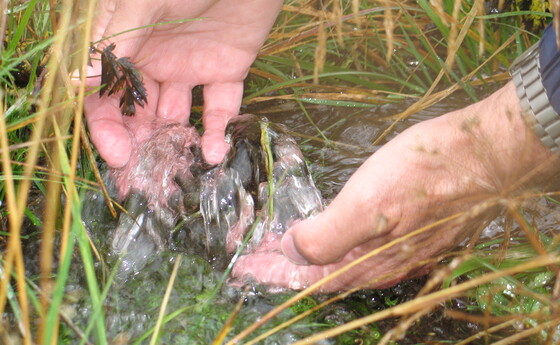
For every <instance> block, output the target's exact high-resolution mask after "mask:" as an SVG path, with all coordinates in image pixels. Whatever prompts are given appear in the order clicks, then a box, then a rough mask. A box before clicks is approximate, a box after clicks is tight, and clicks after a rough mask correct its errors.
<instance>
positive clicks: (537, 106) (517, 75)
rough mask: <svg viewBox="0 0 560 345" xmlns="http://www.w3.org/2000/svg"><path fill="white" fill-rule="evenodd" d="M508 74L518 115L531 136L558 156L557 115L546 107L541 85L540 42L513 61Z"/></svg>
mask: <svg viewBox="0 0 560 345" xmlns="http://www.w3.org/2000/svg"><path fill="white" fill-rule="evenodd" d="M509 73H510V75H511V76H512V78H513V83H514V84H515V87H516V89H517V97H518V98H519V100H520V106H521V111H522V113H523V114H525V115H526V116H527V117H528V118H529V121H530V122H532V125H533V129H534V131H535V134H536V135H537V137H538V138H539V139H540V140H541V141H542V142H543V144H544V145H545V146H547V147H548V148H549V149H551V150H552V152H554V153H557V152H560V115H558V113H557V112H556V110H555V109H554V107H553V106H552V105H551V104H550V99H549V97H548V95H547V92H546V90H545V86H544V85H543V80H542V75H541V65H540V42H537V43H536V44H534V45H533V46H532V47H531V48H529V49H527V50H526V51H525V52H524V53H523V54H521V55H520V56H519V57H518V58H517V59H515V61H513V64H512V65H511V67H510V68H509Z"/></svg>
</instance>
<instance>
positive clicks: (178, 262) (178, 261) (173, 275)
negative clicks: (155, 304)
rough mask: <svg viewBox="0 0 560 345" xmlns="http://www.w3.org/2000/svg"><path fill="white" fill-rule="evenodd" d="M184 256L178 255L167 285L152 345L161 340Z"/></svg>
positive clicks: (151, 341)
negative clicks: (171, 296)
mask: <svg viewBox="0 0 560 345" xmlns="http://www.w3.org/2000/svg"><path fill="white" fill-rule="evenodd" d="M182 258H183V256H182V255H181V254H179V255H177V258H176V259H175V265H174V266H173V271H172V272H171V277H170V278H169V282H168V283H167V288H166V289H165V295H164V296H163V301H162V302H161V306H160V309H159V316H158V319H157V322H156V326H155V327H154V333H153V334H152V339H151V340H150V345H155V344H156V343H157V340H158V338H159V332H160V328H161V327H162V324H163V320H164V318H165V310H166V309H167V304H168V303H169V296H170V295H171V291H172V290H173V283H174V282H175V278H176V277H177V270H178V269H179V266H180V265H181V259H182Z"/></svg>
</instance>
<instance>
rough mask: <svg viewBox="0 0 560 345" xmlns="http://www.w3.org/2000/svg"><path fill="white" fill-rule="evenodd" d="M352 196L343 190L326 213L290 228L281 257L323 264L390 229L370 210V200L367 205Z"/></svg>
mask: <svg viewBox="0 0 560 345" xmlns="http://www.w3.org/2000/svg"><path fill="white" fill-rule="evenodd" d="M352 194H353V193H345V191H344V190H343V191H342V192H341V194H340V195H339V196H338V197H337V198H336V199H335V200H334V201H333V202H332V203H331V204H330V205H329V206H328V207H327V208H326V209H325V211H323V212H322V213H320V214H319V215H317V216H316V217H313V218H309V219H306V220H303V221H301V222H298V223H296V224H295V225H294V226H292V227H291V228H290V229H289V230H288V231H287V232H286V233H285V234H284V236H282V241H281V248H282V251H283V253H284V255H286V257H287V258H288V259H289V260H290V261H292V262H294V263H296V264H314V265H325V264H330V263H335V262H338V261H340V260H341V259H342V258H343V257H344V256H345V255H346V254H347V253H348V252H349V251H350V250H352V249H353V248H355V247H357V246H359V245H361V244H364V243H365V242H368V241H369V240H372V239H373V238H376V237H379V236H382V235H385V234H386V233H387V232H388V230H389V228H390V225H389V221H388V219H387V218H386V217H385V216H384V215H383V214H381V213H378V212H376V211H375V210H373V208H372V202H371V200H369V203H368V202H367V201H368V200H365V198H362V199H361V200H360V198H355V197H353V195H352ZM368 204H369V205H368ZM393 226H394V224H393Z"/></svg>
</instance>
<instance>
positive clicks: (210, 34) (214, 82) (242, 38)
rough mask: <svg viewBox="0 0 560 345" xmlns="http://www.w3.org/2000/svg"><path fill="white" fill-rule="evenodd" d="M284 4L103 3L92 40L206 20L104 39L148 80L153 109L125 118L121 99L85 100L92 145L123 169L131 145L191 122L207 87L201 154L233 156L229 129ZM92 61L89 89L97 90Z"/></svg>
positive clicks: (242, 0)
mask: <svg viewBox="0 0 560 345" xmlns="http://www.w3.org/2000/svg"><path fill="white" fill-rule="evenodd" d="M281 5H282V1H281V0H214V1H198V0H166V1H145V0H143V1H135V0H100V1H99V2H98V5H97V14H96V17H95V18H96V19H95V23H94V26H93V33H92V36H93V37H92V41H93V42H96V41H98V40H100V39H102V38H103V37H108V36H111V35H114V34H116V33H119V32H122V31H125V30H129V29H132V28H137V27H141V26H145V25H149V24H154V23H160V22H166V21H173V20H178V19H185V18H200V20H196V21H191V22H185V23H182V24H169V25H161V26H156V27H150V28H145V29H141V30H135V31H131V32H128V33H125V34H121V35H117V36H115V37H113V38H111V39H108V40H104V41H101V43H100V45H99V46H98V48H101V49H102V48H103V47H104V46H107V45H109V44H110V43H111V42H114V43H116V49H115V51H114V53H115V55H116V56H117V57H128V58H129V59H130V61H132V62H133V63H135V64H136V67H137V68H138V69H139V71H140V72H141V73H142V75H143V80H144V83H145V86H146V89H147V94H148V103H147V104H146V105H145V107H144V108H140V107H138V106H137V112H136V115H135V117H134V118H123V116H122V115H121V111H120V109H119V99H118V97H116V96H111V97H107V96H104V97H102V98H99V96H98V95H97V94H95V95H91V96H89V97H87V99H86V103H85V110H86V116H87V121H88V125H89V128H90V132H91V136H92V140H93V142H94V144H95V145H96V147H97V149H98V151H99V153H100V154H101V156H102V157H103V158H104V159H105V160H106V161H107V163H108V164H109V166H112V167H122V166H124V165H125V164H126V163H127V162H128V159H129V156H130V151H131V147H132V145H135V142H138V141H142V140H143V139H144V138H145V136H147V135H149V134H150V133H151V131H152V130H153V129H154V127H155V126H157V124H156V123H158V122H162V121H161V120H157V118H159V119H164V120H163V122H166V121H167V122H168V121H172V122H178V123H187V121H188V119H189V115H190V108H191V90H192V88H193V87H195V86H197V85H203V86H204V89H203V92H204V109H203V126H204V135H203V137H202V151H203V154H204V156H205V158H206V160H207V161H208V162H209V163H219V162H220V161H221V160H222V159H223V157H224V155H225V153H226V152H227V150H228V146H227V144H226V143H225V142H224V131H225V126H226V124H227V122H228V120H229V119H230V118H231V117H233V116H235V115H237V114H238V112H239V108H240V106H241V99H242V95H243V80H244V79H245V77H246V76H247V73H248V71H249V67H250V65H251V64H252V63H253V61H254V59H255V57H256V55H257V52H258V51H259V49H260V47H261V46H262V44H263V42H264V41H265V39H266V37H267V35H268V32H269V30H270V28H271V27H272V24H273V23H274V20H275V18H276V16H277V14H278V12H279V11H280V7H281ZM100 72H101V70H100V62H99V61H98V60H97V61H94V66H93V68H92V69H91V70H90V71H89V72H88V75H95V76H97V77H96V78H90V79H89V80H88V85H97V86H98V85H99V83H100V78H99V75H100Z"/></svg>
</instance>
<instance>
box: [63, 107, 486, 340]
mask: <svg viewBox="0 0 560 345" xmlns="http://www.w3.org/2000/svg"><path fill="white" fill-rule="evenodd" d="M459 99H460V102H458V101H457V99H452V98H450V99H448V102H449V103H446V104H444V105H440V106H438V108H432V109H430V110H429V111H424V112H421V113H419V114H416V115H415V116H414V117H411V118H409V119H406V120H404V121H402V122H400V123H398V124H397V125H396V127H395V129H394V130H393V131H391V134H390V135H389V136H388V137H387V138H385V139H384V140H383V141H382V142H381V143H379V145H381V144H383V143H384V142H385V141H386V140H389V139H390V138H391V137H393V136H394V135H396V134H397V133H400V132H401V131H403V130H404V129H406V128H407V127H408V126H410V125H412V124H414V123H417V122H419V121H421V120H424V119H426V118H429V117H432V116H437V115H439V114H442V113H445V112H447V111H450V110H453V109H455V108H457V107H461V106H462V105H466V104H467V103H469V101H468V100H466V99H465V98H464V97H463V98H461V96H460V97H459ZM408 105H409V104H407V103H402V104H389V105H383V106H377V107H373V108H371V109H359V110H356V109H344V108H327V107H323V106H310V107H309V108H308V111H309V113H310V114H311V116H312V119H313V121H314V122H315V123H316V125H317V126H318V127H320V128H321V129H323V131H324V135H325V136H326V137H327V138H329V139H330V140H332V142H333V143H329V142H326V141H324V140H322V139H321V138H320V136H319V135H318V134H317V131H316V129H315V128H314V126H313V125H312V124H311V123H310V122H309V121H308V120H307V119H306V118H305V116H304V115H303V114H302V113H301V112H299V111H298V110H297V109H294V108H293V106H292V105H284V104H271V105H268V106H261V107H259V108H252V107H249V108H247V109H245V111H248V112H252V113H255V114H257V115H258V116H259V117H263V116H265V115H266V118H268V120H269V123H268V125H265V126H264V127H266V128H264V132H263V125H262V124H259V125H258V127H257V128H255V127H253V128H251V129H250V130H249V132H250V133H252V134H254V137H252V138H251V137H250V136H249V138H246V139H247V140H245V141H244V140H240V139H239V138H236V137H235V135H234V133H233V132H232V133H231V134H232V136H230V140H233V141H234V142H236V143H237V146H236V150H235V151H233V153H231V154H230V156H229V157H228V159H227V162H228V163H227V164H223V165H221V166H219V167H217V168H215V169H213V170H206V169H207V167H204V166H202V165H200V164H195V167H194V174H193V177H194V176H195V175H196V174H197V173H198V174H200V176H201V178H200V180H198V181H199V185H198V184H197V183H198V182H197V183H194V184H193V179H192V178H191V177H189V175H188V174H184V172H185V171H187V170H185V169H188V171H189V172H192V170H193V169H191V167H190V166H189V167H183V169H177V170H174V171H175V174H176V173H177V172H183V174H179V175H180V176H183V179H182V180H181V179H177V178H175V177H173V176H171V175H172V173H170V171H171V170H169V167H168V166H166V165H165V164H159V165H161V168H162V171H164V172H165V173H163V172H161V175H158V176H159V177H158V178H160V179H161V178H162V176H163V177H164V178H163V180H165V181H172V182H174V183H176V188H175V187H171V188H170V189H169V190H166V191H165V192H150V191H145V190H144V191H143V190H142V189H141V188H139V187H141V185H142V183H144V184H145V181H144V182H142V183H140V184H139V185H135V184H134V183H130V184H124V185H125V186H126V188H122V185H121V188H120V190H119V188H117V186H118V184H117V186H115V183H113V182H110V180H108V182H109V187H110V190H111V193H112V194H113V195H114V196H115V197H117V196H118V195H119V193H120V194H121V197H122V195H124V194H125V193H123V190H126V191H127V192H128V196H127V198H126V202H125V206H126V209H127V210H128V212H129V214H128V215H127V214H125V213H121V215H120V218H119V219H118V220H112V219H111V217H110V216H108V214H107V212H106V211H103V210H104V206H103V198H101V197H99V195H96V194H90V195H89V196H88V200H87V202H86V203H85V209H84V212H85V214H88V215H89V216H88V217H85V218H86V225H87V226H88V228H89V229H90V232H91V234H92V238H93V240H94V242H95V243H96V245H97V246H98V248H99V249H100V250H101V251H102V252H104V253H106V259H107V261H108V263H109V267H110V268H112V269H115V267H117V268H118V273H117V277H116V280H115V283H114V284H113V286H112V288H111V291H110V294H109V296H108V299H107V301H106V323H107V332H108V338H109V339H110V340H111V341H114V342H118V341H121V343H129V342H132V341H133V340H136V341H139V340H141V339H148V338H149V336H150V334H149V333H147V332H148V330H149V329H150V328H151V327H153V326H154V324H155V321H156V318H157V315H158V311H159V307H160V305H161V300H162V296H163V294H164V291H165V289H166V287H167V284H168V282H169V279H170V276H171V270H172V268H173V265H174V264H175V262H176V258H177V255H178V253H181V255H182V256H183V260H182V264H181V265H180V267H179V271H178V275H177V279H176V281H175V283H174V285H173V292H172V295H171V296H170V303H169V306H168V311H167V313H168V314H171V313H175V314H173V315H174V316H173V317H172V318H171V319H170V320H169V321H168V322H167V323H166V324H165V326H164V332H163V334H162V338H161V340H160V343H161V344H178V343H184V344H209V343H211V342H212V340H213V339H214V338H215V337H216V335H217V334H218V332H219V330H220V329H221V328H222V326H223V324H224V322H225V320H226V319H227V317H228V316H229V315H230V313H231V312H232V310H233V306H234V305H235V304H236V303H237V301H238V300H239V299H244V301H245V302H244V307H243V308H242V309H241V311H240V314H239V315H238V316H237V318H236V320H235V321H234V324H233V328H232V330H231V333H230V334H235V333H238V332H240V331H241V330H243V329H244V328H245V327H247V326H248V325H251V324H252V323H254V322H256V321H257V320H258V319H259V318H260V317H262V315H264V314H265V313H266V312H268V311H269V310H271V309H272V308H274V307H275V306H277V305H279V304H280V303H282V302H283V301H285V300H287V299H288V298H289V297H291V296H292V295H293V292H290V291H284V292H280V293H274V294H271V293H270V292H269V291H267V289H266V287H262V286H249V288H248V290H241V289H238V288H235V287H231V286H229V285H228V284H227V275H226V274H224V273H227V266H228V264H229V260H230V258H231V257H232V253H234V252H235V251H237V250H239V249H240V248H242V247H241V244H242V239H243V238H244V235H245V234H246V233H247V232H248V231H251V230H253V234H252V237H251V239H250V241H249V242H248V243H246V244H245V249H244V250H249V251H250V250H252V248H254V246H255V245H257V244H258V243H262V241H266V240H267V236H275V235H277V234H278V233H282V232H283V231H285V229H286V228H287V227H288V226H289V224H290V222H291V221H293V220H294V219H297V218H301V217H307V216H309V215H312V214H313V213H315V212H318V211H320V210H321V208H322V207H323V203H324V202H323V198H325V199H326V200H327V202H328V200H329V199H331V198H333V197H334V196H335V195H336V193H337V192H338V191H339V190H340V189H341V188H342V186H343V185H344V182H345V181H346V180H347V179H348V178H349V177H350V175H351V174H352V173H353V172H354V171H355V169H356V168H357V167H358V166H359V165H360V164H361V163H362V162H363V161H364V160H365V159H367V157H369V156H370V155H371V154H372V153H373V152H375V150H376V148H377V147H378V146H374V145H372V143H373V141H374V140H375V138H377V136H378V135H379V134H380V133H382V132H383V131H384V130H385V129H386V128H387V127H388V126H389V125H390V122H388V121H387V120H386V117H387V116H390V115H393V114H395V113H398V112H399V111H402V110H404V109H405V108H406V107H407V106H408ZM254 123H256V122H254ZM274 123H280V124H285V125H286V127H287V128H289V133H286V132H282V131H280V133H279V132H277V131H278V128H273V129H274V131H268V129H269V128H270V127H267V126H269V125H270V124H274ZM169 130H172V129H169ZM256 133H258V135H257V134H256ZM262 133H267V136H268V137H269V139H270V140H271V141H272V142H273V143H281V145H274V144H273V145H272V148H273V150H272V151H273V152H272V154H273V155H276V157H287V158H289V159H287V160H278V159H277V160H276V162H275V163H273V164H272V166H273V168H272V170H271V172H272V175H268V174H267V173H266V169H264V168H263V164H264V165H266V162H264V163H263V162H262V159H263V157H262V156H259V153H257V151H255V150H254V148H255V147H258V148H259V147H260V145H259V144H255V142H254V141H255V140H258V141H260V139H261V135H262ZM288 134H290V135H291V136H293V137H295V138H297V143H298V144H299V146H300V147H301V148H302V150H303V151H304V154H303V155H302V154H301V152H298V151H299V150H295V148H297V146H296V145H295V142H293V141H291V140H292V139H290V137H291V136H290V135H288ZM310 137H312V138H311V139H310ZM250 140H253V142H252V143H251V142H250ZM179 141H180V142H181V143H183V144H181V145H174V146H173V147H172V148H171V149H173V150H175V149H176V148H177V147H179V149H178V151H177V152H182V151H183V150H184V149H185V147H186V148H188V150H189V151H190V152H192V153H193V158H196V157H197V155H198V154H199V152H196V150H192V149H191V146H189V145H184V142H190V141H189V140H186V141H181V140H179ZM274 149H276V151H274ZM279 149H282V150H284V151H282V152H279V151H278V150H279ZM169 150H170V148H167V149H166V151H165V152H169ZM156 156H157V155H156ZM247 157H251V159H253V162H257V164H254V163H253V164H251V165H247V164H244V163H243V162H246V161H247V160H246V158H247ZM195 161H196V159H195ZM152 162H153V161H152ZM305 162H307V163H308V164H307V165H306V164H305ZM153 164H155V163H153ZM158 168H159V167H158ZM152 169H153V167H152ZM158 171H159V170H158ZM201 172H203V173H201ZM158 174H159V173H158ZM135 176H136V177H137V175H135ZM152 176H153V174H152ZM184 176H187V178H184ZM269 176H272V180H273V181H274V187H275V189H274V194H273V195H274V197H273V202H272V204H273V206H274V208H273V209H272V211H270V209H269V208H268V205H270V204H269V203H267V200H268V199H269V198H268V192H269V189H268V188H269V185H268V184H267V183H266V182H265V181H267V180H268V177H269ZM310 176H313V178H314V181H313V180H312V179H310ZM142 178H146V176H143V177H142ZM148 178H149V177H148ZM114 180H115V179H114V178H113V180H112V181H114ZM117 181H118V179H117ZM139 181H143V180H139ZM314 183H315V184H314ZM149 185H150V186H157V184H156V181H151V182H150V184H149ZM171 185H172V183H168V184H167V185H166V186H167V187H169V186H171ZM315 185H316V186H317V187H318V189H320V190H321V192H322V196H323V198H321V195H320V194H319V192H318V191H317V188H315ZM193 186H195V187H193ZM197 186H198V187H197ZM295 186H297V188H298V189H297V190H298V191H300V193H296V194H294V193H293V191H294V190H295V189H294V187H295ZM301 191H303V192H301ZM299 196H305V197H304V198H303V199H304V200H305V201H304V202H302V201H300V200H299V199H298V198H297V197H299ZM286 201H289V202H286ZM198 205H200V208H199V209H197V207H198ZM158 208H159V210H158ZM162 209H163V211H162ZM171 224H172V225H171ZM249 224H256V226H255V227H252V226H251V227H250V226H248V225H249ZM162 229H165V231H162ZM228 253H229V254H228ZM119 259H120V260H121V261H119ZM73 280H75V281H76V283H75V284H74V285H72V287H73V288H74V289H76V290H77V291H81V292H78V293H76V294H77V295H78V296H81V297H80V298H79V301H78V302H77V303H74V304H72V305H71V306H70V308H71V309H73V310H74V313H75V315H76V317H75V320H76V321H75V322H76V323H78V324H86V323H87V321H88V319H89V316H90V313H91V307H90V304H89V300H88V299H87V292H86V291H85V290H86V286H85V284H83V283H81V284H80V281H82V278H80V277H79V274H78V273H76V276H75V277H73ZM422 284H423V280H422V279H420V280H414V281H407V282H403V283H401V284H399V285H397V286H395V287H393V288H391V289H385V290H375V291H361V292H358V293H355V294H353V295H351V296H350V297H349V298H347V299H345V300H344V301H341V302H337V303H335V304H333V305H331V306H329V307H327V308H324V309H322V310H321V311H319V312H315V313H312V314H311V315H310V316H308V317H306V318H304V319H303V320H302V321H300V322H298V324H297V326H295V327H290V328H288V329H286V330H282V331H280V332H279V333H277V334H275V335H274V336H272V337H270V338H268V339H267V340H266V341H264V343H265V344H288V343H291V342H293V341H295V340H298V339H302V338H304V337H305V336H308V335H311V334H313V333H316V332H319V331H322V330H325V329H326V328H330V327H333V326H335V325H338V324H342V323H344V322H348V321H350V320H353V319H356V318H359V317H361V316H365V315H368V314H369V313H371V312H372V311H375V310H381V309H384V308H386V307H387V306H389V305H393V304H394V303H399V302H403V301H405V300H408V299H410V298H413V296H414V295H415V294H416V293H417V291H419V289H420V288H421V286H422ZM329 297H330V296H325V295H323V296H314V297H309V298H307V299H305V300H304V301H302V302H300V303H298V304H296V305H295V306H294V307H292V308H289V309H287V310H286V311H284V312H282V313H281V314H280V315H279V316H278V317H277V318H276V319H275V320H274V321H273V322H271V323H269V324H267V325H266V326H265V327H264V328H263V330H267V329H270V328H272V327H273V326H275V325H278V324H279V323H281V322H282V321H285V320H287V319H289V318H290V317H293V316H295V315H297V314H299V313H300V312H302V311H304V310H306V308H309V307H310V306H313V305H317V304H318V303H320V302H322V301H324V300H326V299H327V298H329ZM428 319H429V320H430V321H428V322H432V325H433V326H434V327H436V326H437V327H440V326H441V327H440V328H441V329H442V331H441V332H439V331H438V333H437V334H434V335H426V334H425V332H426V329H435V328H434V327H425V325H424V326H423V328H422V327H420V328H417V329H416V330H414V331H413V332H412V334H414V335H413V336H411V337H410V338H407V339H409V341H405V343H410V342H413V341H414V338H417V339H416V340H418V338H422V337H423V336H422V334H424V335H425V336H426V337H429V338H431V339H434V340H437V339H438V338H441V339H461V337H463V338H464V337H466V335H468V334H472V333H474V332H476V331H478V328H477V327H475V326H473V327H472V328H468V327H467V328H468V329H466V330H464V331H461V332H458V331H456V330H455V331H452V330H450V331H449V333H446V332H447V331H446V329H447V328H445V327H444V325H446V324H448V323H449V319H445V318H444V317H443V316H442V314H441V313H434V314H432V315H431V316H430V317H429V318H428ZM394 325H395V321H394V320H388V321H383V322H380V323H378V324H376V325H370V326H368V327H364V328H362V329H359V330H356V331H352V332H351V333H349V334H347V335H343V336H340V337H337V338H335V339H331V340H325V341H324V342H323V343H324V344H354V343H355V341H356V340H361V341H363V343H365V344H367V343H375V341H376V340H377V339H378V338H379V336H380V334H381V333H383V332H384V330H387V329H389V328H391V327H393V326H394ZM438 325H439V326H438ZM437 327H436V328H437ZM453 332H455V333H457V334H453ZM459 333H460V334H459ZM455 336H457V337H455ZM143 342H144V343H147V342H148V340H143Z"/></svg>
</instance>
